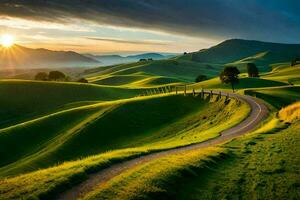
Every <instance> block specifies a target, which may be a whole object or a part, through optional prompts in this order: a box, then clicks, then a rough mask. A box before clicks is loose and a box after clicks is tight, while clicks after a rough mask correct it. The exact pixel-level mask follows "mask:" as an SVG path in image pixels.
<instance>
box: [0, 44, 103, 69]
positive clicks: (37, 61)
mask: <svg viewBox="0 0 300 200" xmlns="http://www.w3.org/2000/svg"><path fill="white" fill-rule="evenodd" d="M99 64H100V62H99V61H97V60H95V59H93V58H90V57H86V56H84V55H81V54H79V53H76V52H73V51H51V50H47V49H31V48H26V47H22V46H19V45H14V46H12V47H10V48H4V47H0V67H1V68H2V69H5V68H42V67H47V68H51V67H85V66H98V65H99Z"/></svg>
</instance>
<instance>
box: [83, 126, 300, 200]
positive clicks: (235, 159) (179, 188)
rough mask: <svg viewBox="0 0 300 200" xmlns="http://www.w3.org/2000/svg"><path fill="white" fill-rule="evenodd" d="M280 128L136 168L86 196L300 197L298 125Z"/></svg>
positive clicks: (172, 197)
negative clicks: (220, 146) (212, 149)
mask: <svg viewBox="0 0 300 200" xmlns="http://www.w3.org/2000/svg"><path fill="white" fill-rule="evenodd" d="M282 127H284V125H280V123H279V121H278V120H272V121H270V122H269V123H268V124H267V125H266V126H263V127H262V128H260V129H259V130H257V131H256V132H255V133H252V134H249V135H248V136H244V137H241V138H239V139H236V140H233V141H232V142H230V143H229V144H226V145H223V147H222V149H220V148H219V149H215V151H211V149H207V150H204V149H201V150H198V151H197V150H196V151H192V152H190V153H184V154H178V155H173V156H169V157H164V158H161V159H157V160H154V161H151V162H149V163H146V164H143V165H140V166H137V167H135V168H133V169H131V170H129V171H127V172H125V173H123V174H121V175H119V176H117V177H115V178H113V179H112V180H111V181H109V182H107V183H106V184H105V185H103V186H102V187H99V188H97V189H95V190H94V191H93V192H91V193H90V194H88V195H87V196H85V198H84V199H102V198H103V199H114V197H115V196H118V197H121V198H122V199H157V198H158V197H159V198H160V199H175V198H176V199H299V197H300V193H299V184H300V176H299V164H300V159H299V156H298V155H299V153H300V152H299V148H298V147H299V145H300V143H299V141H300V132H299V128H300V123H299V121H298V122H294V123H293V124H292V125H291V126H290V127H288V128H287V129H285V130H281V128H282ZM209 158H210V159H209ZM211 159H213V160H211Z"/></svg>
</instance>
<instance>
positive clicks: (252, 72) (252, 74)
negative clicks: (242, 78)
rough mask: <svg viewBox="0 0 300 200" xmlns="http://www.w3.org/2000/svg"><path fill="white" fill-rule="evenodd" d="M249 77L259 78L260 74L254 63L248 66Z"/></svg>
mask: <svg viewBox="0 0 300 200" xmlns="http://www.w3.org/2000/svg"><path fill="white" fill-rule="evenodd" d="M247 72H248V77H259V72H258V69H257V67H256V65H255V64H254V63H248V64H247Z"/></svg>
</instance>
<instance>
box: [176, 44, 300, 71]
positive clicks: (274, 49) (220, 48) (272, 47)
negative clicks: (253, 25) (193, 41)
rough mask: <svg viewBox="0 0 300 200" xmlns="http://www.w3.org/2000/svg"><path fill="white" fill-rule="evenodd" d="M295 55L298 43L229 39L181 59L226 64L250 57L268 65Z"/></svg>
mask: <svg viewBox="0 0 300 200" xmlns="http://www.w3.org/2000/svg"><path fill="white" fill-rule="evenodd" d="M296 57H300V44H280V43H270V42H261V41H254V40H241V39H231V40H226V41H224V42H222V43H220V44H218V45H216V46H214V47H211V48H209V49H204V50H200V51H198V52H193V53H189V54H186V55H183V56H181V59H188V60H192V61H195V62H201V63H215V64H226V63H232V62H237V61H240V60H243V59H244V61H245V60H247V59H248V60H249V59H250V60H251V61H253V62H257V63H258V64H259V65H269V64H272V63H278V62H288V61H291V60H292V59H294V58H296ZM255 58H257V59H255Z"/></svg>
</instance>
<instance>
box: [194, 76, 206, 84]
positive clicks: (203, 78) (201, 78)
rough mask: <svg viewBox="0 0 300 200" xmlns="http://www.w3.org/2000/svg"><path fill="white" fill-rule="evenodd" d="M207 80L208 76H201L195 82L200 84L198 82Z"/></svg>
mask: <svg viewBox="0 0 300 200" xmlns="http://www.w3.org/2000/svg"><path fill="white" fill-rule="evenodd" d="M206 80H207V76H205V75H199V76H197V78H196V80H195V82H196V83H198V82H202V81H206Z"/></svg>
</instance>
